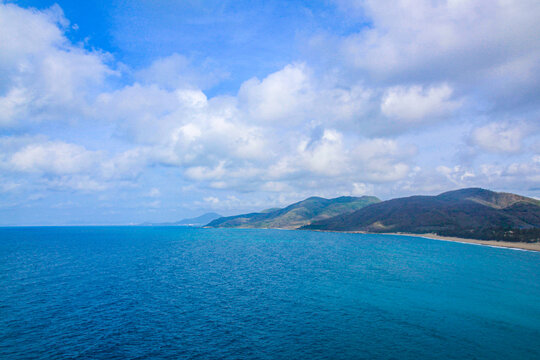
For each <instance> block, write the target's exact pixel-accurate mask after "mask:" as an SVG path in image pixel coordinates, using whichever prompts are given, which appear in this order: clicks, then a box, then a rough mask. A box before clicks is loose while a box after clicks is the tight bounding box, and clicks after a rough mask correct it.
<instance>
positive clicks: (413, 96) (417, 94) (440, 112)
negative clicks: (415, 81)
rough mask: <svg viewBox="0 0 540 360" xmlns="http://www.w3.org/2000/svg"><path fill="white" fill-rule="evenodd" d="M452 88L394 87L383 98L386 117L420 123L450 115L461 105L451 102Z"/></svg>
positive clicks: (445, 85) (445, 86) (382, 105)
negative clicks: (427, 119)
mask: <svg viewBox="0 0 540 360" xmlns="http://www.w3.org/2000/svg"><path fill="white" fill-rule="evenodd" d="M451 96H452V88H451V87H450V86H448V85H447V84H442V85H440V86H433V87H430V88H423V87H422V86H411V87H408V88H406V87H402V86H397V87H392V88H390V89H388V90H387V91H386V93H385V95H384V96H383V98H382V103H381V111H382V113H383V114H384V115H386V116H388V117H390V118H394V119H397V120H401V121H405V122H418V121H422V120H425V119H426V118H438V117H441V116H444V115H449V114H450V113H451V112H452V111H453V110H455V109H456V108H457V107H458V106H459V103H458V102H456V101H452V100H450V98H451Z"/></svg>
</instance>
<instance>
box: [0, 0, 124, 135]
mask: <svg viewBox="0 0 540 360" xmlns="http://www.w3.org/2000/svg"><path fill="white" fill-rule="evenodd" d="M0 24H1V27H2V31H1V32H0V80H1V81H0V126H2V127H5V126H10V127H12V126H17V125H21V123H22V122H30V123H31V122H36V121H42V120H63V121H67V120H73V117H78V116H81V115H82V114H85V113H86V112H87V111H88V110H89V109H88V103H87V100H88V97H90V96H91V95H92V94H93V93H94V92H95V91H99V90H97V89H99V86H100V85H101V84H103V81H104V80H105V78H106V77H107V76H108V75H112V74H113V73H114V71H113V70H111V69H110V68H109V67H108V66H107V65H106V57H107V55H105V54H104V53H101V52H97V51H88V50H86V49H84V48H83V47H81V46H79V45H75V44H73V43H71V42H70V41H69V40H68V39H67V37H66V36H65V29H66V26H67V24H68V21H67V20H66V18H65V17H64V15H63V13H62V10H61V9H60V7H58V6H56V5H55V6H53V7H52V8H50V9H49V10H47V11H38V10H26V9H22V8H20V7H18V6H16V5H12V4H0ZM14 39H15V40H14Z"/></svg>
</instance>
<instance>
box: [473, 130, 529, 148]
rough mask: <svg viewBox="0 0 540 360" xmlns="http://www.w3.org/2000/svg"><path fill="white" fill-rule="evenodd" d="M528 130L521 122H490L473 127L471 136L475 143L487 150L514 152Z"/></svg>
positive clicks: (520, 146)
mask: <svg viewBox="0 0 540 360" xmlns="http://www.w3.org/2000/svg"><path fill="white" fill-rule="evenodd" d="M528 130H529V129H528V127H527V126H524V124H522V123H516V124H509V123H490V124H487V125H484V126H481V127H478V128H476V129H474V130H473V132H472V134H471V138H472V141H473V143H474V144H475V145H477V146H480V147H481V148H483V149H485V150H487V151H490V152H500V153H516V152H518V151H520V150H521V148H522V142H523V138H524V137H525V136H526V135H527V134H528Z"/></svg>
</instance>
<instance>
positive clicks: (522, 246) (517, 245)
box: [308, 229, 540, 252]
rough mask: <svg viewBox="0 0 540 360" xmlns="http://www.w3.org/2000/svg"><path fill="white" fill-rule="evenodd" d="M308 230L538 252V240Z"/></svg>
mask: <svg viewBox="0 0 540 360" xmlns="http://www.w3.org/2000/svg"><path fill="white" fill-rule="evenodd" d="M308 231H320V232H336V233H347V234H371V235H399V236H413V237H419V238H424V239H430V240H438V241H451V242H457V243H461V244H469V245H480V246H489V247H495V248H503V249H511V250H521V251H535V252H540V242H536V243H526V242H510V241H496V240H477V239H466V238H460V237H454V236H441V235H437V234H435V233H426V234H414V233H404V232H393V233H373V232H367V231H337V230H315V229H313V230H312V229H309V230H308Z"/></svg>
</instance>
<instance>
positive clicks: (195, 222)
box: [141, 212, 221, 226]
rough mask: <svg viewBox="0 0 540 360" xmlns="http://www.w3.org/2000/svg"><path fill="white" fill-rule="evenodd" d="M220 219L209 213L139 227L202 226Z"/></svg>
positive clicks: (217, 215) (148, 223)
mask: <svg viewBox="0 0 540 360" xmlns="http://www.w3.org/2000/svg"><path fill="white" fill-rule="evenodd" d="M219 218H221V215H220V214H217V213H214V212H209V213H206V214H203V215H201V216H197V217H194V218H187V219H182V220H179V221H175V222H163V223H151V222H145V223H142V224H141V226H203V225H205V224H208V223H209V222H211V221H213V220H215V219H219Z"/></svg>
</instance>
